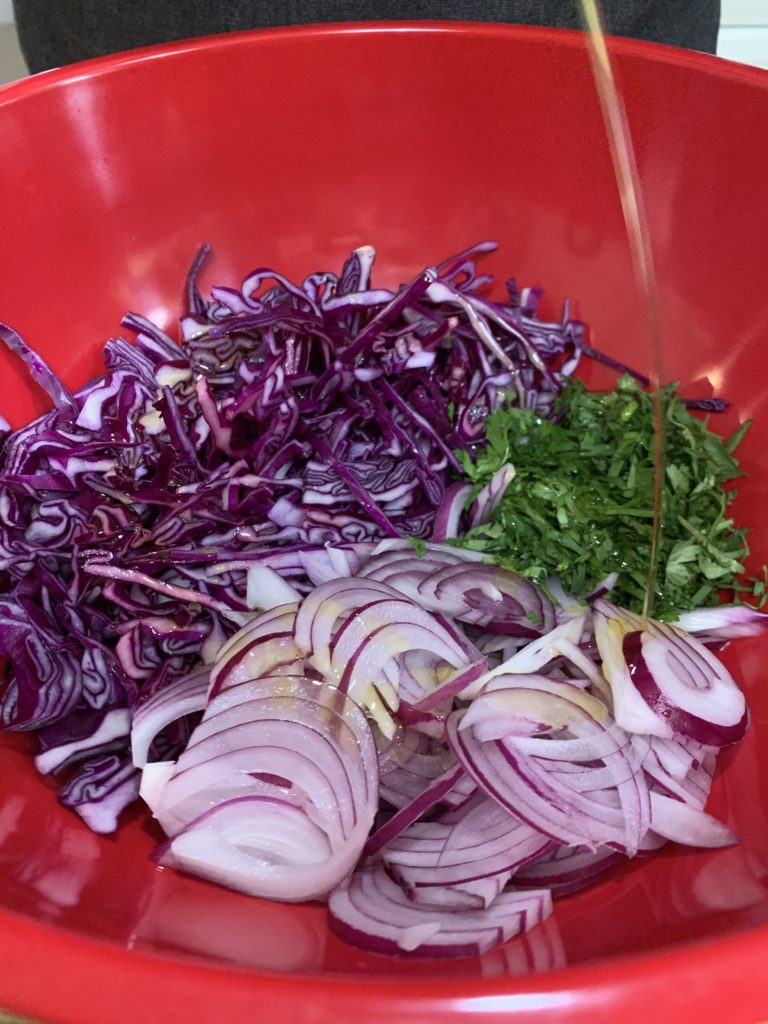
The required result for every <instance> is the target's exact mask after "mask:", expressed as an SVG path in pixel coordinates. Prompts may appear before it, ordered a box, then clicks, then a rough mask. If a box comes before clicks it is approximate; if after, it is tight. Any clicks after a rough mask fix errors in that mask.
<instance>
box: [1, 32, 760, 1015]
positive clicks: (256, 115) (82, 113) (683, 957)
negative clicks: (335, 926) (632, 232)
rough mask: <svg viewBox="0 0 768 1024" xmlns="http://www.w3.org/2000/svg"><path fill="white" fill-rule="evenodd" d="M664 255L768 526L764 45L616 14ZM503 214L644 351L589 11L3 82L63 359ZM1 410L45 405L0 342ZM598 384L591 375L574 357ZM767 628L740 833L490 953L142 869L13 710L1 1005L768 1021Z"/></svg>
mask: <svg viewBox="0 0 768 1024" xmlns="http://www.w3.org/2000/svg"><path fill="white" fill-rule="evenodd" d="M614 50H615V53H616V55H617V59H618V66H619V73H620V79H621V82H622V84H623V87H624V90H625V99H626V105H627V110H628V113H629V118H630V122H631V126H632V130H633V133H634V137H635V143H636V148H637V153H638V158H639V164H640V169H641V174H642V180H643V184H644V188H645V192H646V199H647V204H648V209H649V215H650V221H651V225H652V231H653V241H654V246H655V251H656V260H657V265H658V270H659V277H660V286H661V298H662V316H663V323H664V335H665V355H664V359H665V368H666V375H667V377H668V378H670V379H675V378H679V379H681V380H682V381H683V383H684V386H685V389H686V390H687V391H688V393H693V392H694V391H695V392H697V393H698V394H707V393H711V389H712V388H714V389H715V390H716V391H717V393H718V394H722V395H725V396H727V397H728V398H730V399H731V400H732V402H733V404H734V409H733V410H732V411H731V412H728V413H726V414H724V415H723V416H722V418H721V419H720V420H719V421H718V422H720V423H721V424H722V429H723V430H728V429H730V428H731V427H732V426H733V425H734V424H735V423H736V422H737V421H738V420H739V419H740V418H744V417H749V416H754V417H755V418H756V421H757V422H756V424H755V427H754V429H753V430H752V432H751V434H750V435H749V437H748V440H747V441H746V442H745V444H744V448H743V461H744V468H745V469H746V471H747V473H748V476H747V477H746V478H745V479H744V481H743V482H742V483H741V484H740V485H739V491H740V497H739V505H738V512H739V515H740V517H741V519H742V520H743V521H744V522H751V523H753V524H754V525H755V531H754V543H753V547H754V550H755V551H756V552H757V553H762V554H763V555H765V553H766V551H768V543H767V541H768V524H767V523H766V519H765V516H764V515H763V514H762V513H763V509H762V501H763V499H764V495H765V480H766V478H767V477H768V410H766V408H765V399H766V394H767V393H768V374H767V373H766V360H765V351H766V342H767V341H768V287H766V282H768V202H767V201H766V194H767V193H766V188H767V185H766V183H767V182H768V131H766V130H765V128H766V125H767V124H768V74H765V73H763V72H759V71H757V70H752V69H747V68H742V67H738V66H735V65H729V64H727V63H725V62H721V61H718V60H716V59H713V58H707V57H703V56H698V55H694V54H686V53H683V52H675V51H672V50H668V49H665V48H663V47H652V46H647V45H642V44H638V43H632V42H626V41H625V42H621V43H618V42H617V43H616V44H615V47H614ZM489 237H490V238H497V239H498V240H499V241H500V243H501V251H500V253H499V254H498V255H496V256H494V257H493V258H492V259H490V260H489V261H488V265H489V267H490V269H492V270H494V271H495V272H496V273H497V274H499V275H500V276H501V277H502V279H503V277H504V276H506V275H510V274H514V275H515V276H516V277H517V278H518V279H519V280H520V281H521V282H522V283H525V284H542V285H544V286H545V287H546V289H547V291H546V308H547V309H548V310H549V311H550V312H552V313H553V315H556V314H557V312H558V311H559V308H560V305H561V303H562V300H563V298H564V297H566V296H570V297H572V298H573V299H574V301H575V304H576V309H577V310H578V313H579V314H580V315H581V317H583V318H584V319H585V320H586V321H587V322H588V323H589V324H590V325H591V328H592V338H593V340H594V343H595V344H596V345H598V346H601V347H604V348H606V349H608V350H609V351H610V352H611V353H613V354H614V355H616V356H618V357H619V358H625V359H627V360H628V361H630V362H631V363H633V364H634V365H635V366H637V367H638V368H639V369H643V368H647V366H648V364H649V354H648V346H647V338H646V334H645V331H644V319H643V311H642V307H641V305H640V303H639V299H638V296H637V293H636V289H635V286H634V283H633V278H632V274H631V270H630V264H629V259H628V253H627V245H626V240H625V235H624V228H623V225H622V219H621V212H620V207H619V202H618V199H617V192H616V188H615V185H614V182H613V178H612V172H611V166H610V159H609V153H608V148H607V144H606V140H605V135H604V133H603V129H602V124H601V120H600V114H599V108H598V104H597V100H596V98H595V94H594V91H593V87H592V82H591V78H590V71H589V66H588V60H587V56H586V51H585V48H584V44H583V41H582V39H581V38H580V37H579V36H578V35H576V34H569V33H557V32H551V31H546V30H537V29H515V28H510V27H500V26H484V25H480V24H472V25H460V24H440V25H437V24H405V23H400V24H390V25H372V24H366V25H357V26H355V25H347V26H336V27H333V26H332V27H324V28H306V29H293V30H278V31H271V32H264V33H256V34H245V35H233V36H227V37H218V38H213V39H207V40H200V41H196V42H192V43H181V44H172V45H169V46H165V47H161V48H157V49H152V50H146V51H140V52H135V53H131V54H127V55H121V56H116V57H109V58H105V59H103V60H98V61H94V62H91V63H88V64H84V65H80V66H75V67H72V68H68V69H64V70H62V71H57V72H51V73H48V74H46V75H43V76H39V77H37V78H35V79H32V80H29V81H26V82H22V83H20V84H17V85H13V86H10V87H7V88H5V89H2V90H0V318H2V319H3V320H4V321H6V322H9V323H11V324H13V325H14V326H15V327H16V328H17V329H18V330H19V331H21V332H22V333H23V334H24V335H25V337H26V338H27V339H28V340H29V342H30V343H31V344H32V345H33V346H35V347H36V348H37V349H38V350H39V351H40V352H41V353H42V354H43V356H44V357H45V358H46V359H48V360H49V361H50V363H51V364H52V365H53V367H54V368H55V369H56V370H57V371H59V372H60V373H61V374H62V375H63V377H64V379H65V380H66V381H67V382H68V383H69V384H70V385H74V384H77V383H80V382H82V381H84V380H86V379H87V378H88V377H89V376H90V375H92V374H94V373H95V372H96V371H97V369H98V367H99V360H98V352H99V349H100V346H101V344H102V342H103V341H104V340H105V339H106V338H107V337H109V336H110V335H113V334H115V333H116V332H117V331H118V330H119V327H118V324H119V319H120V316H121V315H122V313H123V312H124V311H125V310H127V309H133V310H136V311H138V312H141V313H143V314H145V315H147V316H149V317H150V318H152V319H155V320H157V321H159V322H160V323H161V324H163V325H171V324H172V323H173V321H174V319H175V317H176V316H177V315H178V313H179V311H180V307H181V283H182V281H183V277H184V274H185V270H186V267H187V265H188V263H189V261H190V259H191V256H192V254H193V253H194V252H195V250H196V248H197V247H198V245H199V244H200V243H201V242H203V241H208V242H211V243H212V244H213V246H214V249H215V258H214V259H213V260H212V261H211V262H210V264H209V265H208V267H207V269H206V272H205V275H204V282H203V283H204V284H209V283H211V282H213V281H216V282H219V283H228V282H238V281H240V280H241V279H242V277H243V276H244V275H245V273H246V272H247V271H249V270H250V269H251V268H252V267H253V266H258V265H272V266H274V267H276V268H277V269H280V270H282V271H285V272H287V273H289V274H293V275H303V274H306V273H308V272H310V271H313V270H316V269H319V268H328V269H337V268H338V267H339V266H340V265H341V261H342V260H343V258H344V257H345V255H346V254H347V253H348V252H349V250H350V249H351V248H353V247H355V246H358V245H360V244H363V243H366V242H368V243H373V244H375V245H376V247H377V249H378V252H379V261H378V272H379V275H380V279H381V280H382V281H384V282H385V283H389V284H396V283H398V282H399V281H402V280H404V279H405V278H408V277H410V276H411V275H412V274H413V273H414V272H415V271H417V270H418V269H420V268H421V267H422V266H424V265H426V264H429V263H432V262H435V261H439V260H440V259H442V258H443V257H445V256H447V255H448V254H450V253H451V252H453V251H457V250H459V249H461V248H463V247H464V246H465V245H468V244H470V243H472V242H474V241H477V240H480V239H484V238H489ZM0 380H1V381H2V394H1V396H0V398H1V403H2V411H3V412H4V414H5V415H6V416H7V417H8V418H10V419H11V421H12V422H13V423H14V424H16V425H19V424H21V423H22V422H24V421H25V420H26V419H28V418H29V417H30V416H31V415H32V414H33V413H35V412H36V411H40V410H41V409H43V408H44V400H43V399H42V398H41V396H40V394H39V393H37V392H36V391H35V389H34V388H33V387H32V386H31V385H30V384H29V382H28V380H27V378H26V376H25V374H24V372H22V370H21V369H20V368H19V366H18V365H17V363H16V362H14V361H13V360H12V359H10V358H9V357H7V356H6V355H5V353H1V354H0ZM592 380H593V381H597V380H603V378H599V377H598V376H597V375H593V377H592ZM767 653H768V649H767V648H766V645H765V643H760V642H757V641H750V642H745V643H743V644H742V645H741V646H739V647H738V648H737V649H736V650H733V651H732V652H731V653H729V655H728V658H729V664H730V665H731V666H732V668H733V669H734V671H736V672H738V674H739V675H740V677H741V678H742V679H743V681H744V684H745V687H746V689H747V692H748V695H749V699H750V702H751V705H752V711H753V725H752V728H751V730H750V732H749V734H748V736H747V738H746V739H745V741H744V742H743V744H742V745H741V746H740V747H739V749H738V750H737V751H735V752H729V753H727V754H725V755H724V756H723V757H722V759H721V762H720V764H721V771H720V775H719V778H718V781H717V784H716V788H715V792H714V795H713V800H712V809H713V810H714V811H716V812H717V813H719V814H721V815H722V816H724V818H725V819H726V820H727V822H728V823H729V824H730V825H731V826H732V827H733V828H734V829H735V830H736V831H737V832H738V833H739V835H740V836H741V837H742V840H743V841H742V844H741V845H740V846H737V847H734V848H732V849H726V850H720V851H715V852H712V853H702V852H695V851H688V850H682V849H671V850H669V851H667V852H665V853H663V854H662V855H661V856H658V857H656V858H655V859H653V860H647V861H643V862H636V863H634V864H631V865H627V866H626V867H625V868H623V869H622V870H620V871H618V872H616V873H615V874H614V875H612V876H610V877H609V878H608V879H607V880H605V881H604V882H602V883H601V884H599V885H597V886H595V887H594V888H592V889H590V890H588V891H586V892H584V893H582V894H579V895H576V896H573V897H570V898H567V899H565V900H562V901H560V902H559V903H558V904H557V908H556V913H555V915H554V917H553V918H552V920H551V921H550V922H549V923H548V924H547V925H546V926H545V927H543V928H541V929H539V930H538V931H536V932H534V933H533V934H532V935H531V936H530V937H529V938H527V939H525V940H520V941H518V942H514V943H512V944H510V945H509V946H508V947H506V948H505V949H502V950H499V951H496V952H493V953H491V954H489V955H487V956H485V957H483V958H482V959H481V960H468V961H461V962H456V963H447V964H443V963H438V962H428V963H422V964H415V965H414V964H412V963H406V962H402V961H398V960H396V959H389V958H381V957H375V956H366V955H364V954H362V953H359V952H357V951H356V950H354V949H350V948H348V947H346V946H344V945H343V944H341V943H340V942H338V941H337V940H336V939H334V938H333V937H332V936H330V935H329V934H328V932H327V930H326V926H325V920H324V911H323V909H322V908H320V907H314V906H300V907H293V906H285V905H276V904H270V903H263V902H259V901H256V900H248V899H247V898H245V897H241V896H238V895H236V894H233V893H231V892H227V891H225V890H221V889H217V888H215V887H213V886H211V885H208V884H206V883H204V882H201V881H197V880H195V879H191V878H186V877H182V876H179V875H176V874H174V873H172V872H170V871H161V870H159V869H156V868H155V867H154V866H153V865H152V863H151V862H150V861H149V859H148V855H149V853H150V851H151V849H152V847H153V844H154V841H155V838H154V834H153V833H152V832H151V829H148V827H147V825H146V820H145V818H144V816H143V815H142V814H141V813H140V812H139V811H135V812H133V813H132V814H131V815H129V820H128V821H127V823H126V825H125V827H124V828H123V829H122V830H121V832H120V834H119V835H118V836H117V837H116V838H106V839H104V838H97V837H96V836H95V835H92V834H91V833H90V832H88V831H87V830H86V829H85V828H84V826H82V825H81V824H80V823H79V819H77V818H76V817H74V816H73V815H72V814H71V813H69V812H67V811H65V810H63V809H61V808H60V807H59V806H58V805H57V803H56V800H55V792H54V790H53V789H52V788H51V787H50V786H49V785H47V783H46V782H45V781H43V780H41V779H40V778H39V777H37V776H36V775H35V773H34V770H33V766H32V763H31V761H30V759H29V757H28V754H27V752H26V751H27V745H26V741H25V740H24V738H23V737H21V738H20V737H9V736H6V737H5V738H4V739H2V741H0V1004H1V1005H5V1006H7V1007H9V1008H12V1009H15V1010H18V1011H21V1012H24V1013H27V1014H29V1015H31V1016H35V1017H39V1018H44V1019H46V1020H51V1021H62V1022H70V1024H105V1022H108V1024H135V1022H136V1021H139V1020H142V1021H148V1022H153V1021H163V1022H164V1024H182V1022H183V1024H194V1022H197V1021H206V1022H207V1021H227V1022H228V1024H245V1022H246V1021H248V1022H251V1021H253V1020H254V1019H265V1020H273V1021H278V1022H282V1021H295V1022H297V1024H326V1022H327V1024H330V1022H334V1024H373V1022H382V1024H383V1022H395V1021H396V1022H398V1024H406V1022H413V1024H417V1022H418V1024H423V1022H428V1021H435V1022H437V1021H441V1022H449V1021H452V1020H456V1019H458V1018H461V1019H464V1017H466V1018H467V1019H471V1020H483V1021H487V1022H489V1024H491V1022H495V1021H502V1020H505V1021H506V1020H509V1019H514V1020H515V1021H524V1022H528V1021H533V1022H545V1021H546V1022H554V1021H558V1022H572V1024H575V1022H579V1024H604V1022H609V1021H611V1022H613V1021H617V1020H621V1021H622V1022H623V1024H646V1022H647V1021H649V1020H651V1021H655V1020H670V1021H677V1022H691V1024H693V1022H696V1024H701V1022H706V1021H718V1022H756V1021H759V1020H765V1019H766V1018H768V971H767V970H766V969H765V964H766V962H768V888H767V886H766V877H767V874H768V813H767V810H768V793H767V790H768V687H767V686H766V679H765V676H766V672H765V667H764V666H765V660H766V654H767Z"/></svg>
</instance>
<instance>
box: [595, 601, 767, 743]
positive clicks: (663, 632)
mask: <svg viewBox="0 0 768 1024" xmlns="http://www.w3.org/2000/svg"><path fill="white" fill-rule="evenodd" d="M593 619H594V625H595V638H596V640H597V645H598V649H599V651H600V657H601V659H602V663H603V674H604V675H605V678H606V679H607V680H608V682H609V683H610V685H611V690H612V693H613V701H614V713H615V715H616V721H617V722H618V723H619V725H621V726H622V727H623V728H624V729H627V730H628V731H630V732H637V733H645V734H648V735H652V736H661V737H666V738H671V737H673V736H675V735H682V736H687V737H689V738H690V739H692V740H695V741H697V742H699V743H705V744H708V745H711V746H714V747H722V746H725V745H727V744H730V743H735V742H736V741H737V740H739V739H741V737H742V736H743V735H744V731H745V729H746V727H747V721H748V711H747V705H746V701H745V699H744V694H743V693H742V692H741V690H740V689H739V687H738V686H737V684H736V683H735V681H734V679H733V677H732V676H731V674H730V673H729V672H728V670H727V669H726V668H725V666H724V665H723V663H722V662H721V661H719V659H718V658H716V657H715V656H714V654H712V653H711V651H709V650H707V648H706V647H705V646H704V645H703V644H702V643H700V642H699V641H698V640H695V639H694V638H693V637H692V636H689V635H687V634H685V633H682V632H681V631H680V630H677V629H675V628H673V627H672V626H669V625H667V624H666V623H663V622H656V621H654V620H652V619H645V618H642V617H641V616H638V615H633V614H631V613H629V612H626V611H624V610H622V609H620V608H616V607H615V605H612V604H610V603H609V602H608V601H604V600H598V601H596V602H595V604H594V606H593Z"/></svg>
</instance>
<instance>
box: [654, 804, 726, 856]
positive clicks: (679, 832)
mask: <svg viewBox="0 0 768 1024" xmlns="http://www.w3.org/2000/svg"><path fill="white" fill-rule="evenodd" d="M651 828H652V829H653V831H654V832H655V833H656V834H657V835H659V836H663V837H664V838H665V839H671V840H673V842H676V843H684V844H685V845H686V846H704V847H720V846H733V845H734V843H738V841H739V840H738V838H737V837H736V836H735V835H734V834H733V832H731V830H730V829H729V828H727V827H726V826H725V825H723V824H722V823H721V822H719V821H718V820H717V818H713V817H712V815H711V814H707V813H706V811H703V810H701V809H700V808H698V807H691V806H690V805H689V804H684V803H681V802H680V801H679V800H673V799H672V798H671V797H668V796H663V795H662V794H661V793H651Z"/></svg>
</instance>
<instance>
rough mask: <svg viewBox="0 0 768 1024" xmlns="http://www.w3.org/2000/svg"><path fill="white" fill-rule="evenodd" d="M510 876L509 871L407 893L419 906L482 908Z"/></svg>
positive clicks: (492, 899) (448, 908)
mask: <svg viewBox="0 0 768 1024" xmlns="http://www.w3.org/2000/svg"><path fill="white" fill-rule="evenodd" d="M511 877H512V872H511V871H505V872H502V873H501V874H498V875H490V876H489V877H487V878H477V879H475V880H474V881H472V882H460V883H459V884H457V885H433V886H429V887H427V886H422V887H421V888H418V889H414V890H413V891H411V892H410V893H409V895H410V897H411V899H412V900H413V902H414V903H417V904H418V905H419V906H421V907H431V908H435V909H441V910H452V911H462V910H484V909H486V908H487V907H489V906H490V905H491V904H492V903H493V901H494V900H495V899H497V898H498V897H499V895H500V894H501V893H502V892H503V891H504V889H505V887H506V885H507V883H508V882H509V880H510V878H511Z"/></svg>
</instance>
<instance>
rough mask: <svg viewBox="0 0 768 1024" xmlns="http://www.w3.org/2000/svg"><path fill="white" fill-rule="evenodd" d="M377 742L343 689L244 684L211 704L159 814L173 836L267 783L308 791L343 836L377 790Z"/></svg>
mask: <svg viewBox="0 0 768 1024" xmlns="http://www.w3.org/2000/svg"><path fill="white" fill-rule="evenodd" d="M372 743H373V741H372V738H371V735H370V729H369V728H368V726H367V723H366V721H365V717H364V716H363V714H362V712H361V711H360V710H359V708H357V707H356V706H355V705H354V704H353V703H352V702H351V701H349V700H347V699H346V698H345V697H344V695H343V694H341V693H339V691H338V690H334V689H332V688H330V687H327V686H324V685H322V686H321V685H320V684H316V683H311V682H308V681H307V680H303V679H298V678H296V677H290V676H285V677H274V678H271V679H264V680H258V681H254V682H252V683H244V684H241V685H240V687H237V688H234V689H233V690H225V691H223V692H222V693H221V694H220V695H219V696H218V697H217V698H215V699H214V700H213V701H212V702H211V703H210V704H209V705H208V708H207V709H206V712H205V715H204V717H203V720H202V722H201V723H200V725H199V726H198V727H197V728H196V729H195V731H194V733H193V734H192V737H191V740H190V742H189V744H188V746H187V748H186V750H185V751H184V753H183V754H182V755H181V757H180V758H179V761H178V763H177V765H176V769H175V771H174V774H173V776H172V777H171V779H170V780H169V782H168V783H167V785H166V787H165V789H164V790H163V793H162V799H161V802H160V804H159V806H157V807H156V808H154V813H155V817H156V818H157V819H158V820H159V821H160V824H161V825H162V826H163V829H164V831H165V832H166V834H168V835H174V834H175V833H176V832H178V831H179V830H180V828H182V827H184V826H185V825H187V824H189V823H190V821H191V820H192V819H193V818H194V817H196V816H197V814H198V813H199V811H200V809H201V807H205V806H210V805H211V804H213V803H221V802H223V801H224V800H225V799H226V798H228V797H229V796H231V795H233V794H235V793H236V795H238V796H239V795H245V794H246V793H247V792H248V791H256V792H257V793H258V794H262V793H263V792H264V783H266V784H267V785H268V786H274V787H276V788H277V789H278V790H282V789H285V788H288V789H291V788H293V789H295V791H296V793H298V794H303V798H305V799H306V800H307V801H309V803H311V804H312V805H314V806H315V807H322V808H323V814H324V821H323V824H324V827H325V828H326V831H328V832H329V833H331V832H332V831H334V830H337V831H339V832H340V834H341V835H346V834H347V833H348V832H349V828H350V823H351V822H353V821H354V820H355V817H356V814H357V811H356V809H357V807H359V806H362V807H368V804H369V802H370V799H371V790H372V789H373V790H374V791H375V790H376V786H375V785H373V784H372V782H371V779H375V778H376V776H377V765H376V751H375V747H374V746H373V745H372ZM294 748H295V749H294ZM279 795H280V796H281V797H283V796H284V794H283V793H280V794H279ZM372 813H373V812H372V811H371V820H372ZM335 834H336V833H335V832H334V835H335Z"/></svg>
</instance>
